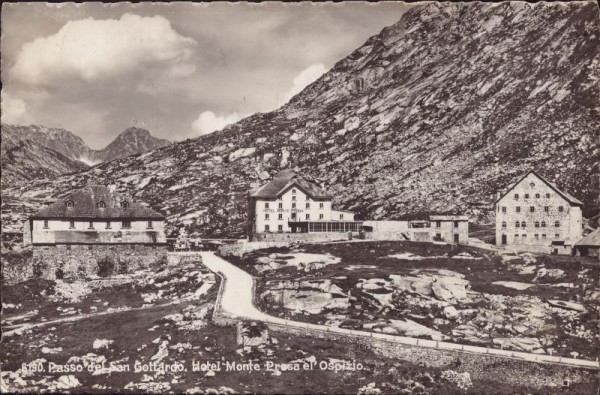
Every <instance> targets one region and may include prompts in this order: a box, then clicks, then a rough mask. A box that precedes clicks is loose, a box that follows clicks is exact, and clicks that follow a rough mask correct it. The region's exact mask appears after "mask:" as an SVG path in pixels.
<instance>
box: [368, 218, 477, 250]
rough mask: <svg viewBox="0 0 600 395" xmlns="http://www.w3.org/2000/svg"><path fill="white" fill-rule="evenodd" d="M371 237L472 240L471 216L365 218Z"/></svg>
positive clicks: (464, 242)
mask: <svg viewBox="0 0 600 395" xmlns="http://www.w3.org/2000/svg"><path fill="white" fill-rule="evenodd" d="M364 228H365V230H366V234H367V237H369V238H372V239H377V240H410V241H425V242H432V241H440V242H445V243H450V244H467V243H468V242H469V217H467V216H466V215H461V214H415V215H412V216H407V217H405V218H401V219H399V220H396V221H365V222H364Z"/></svg>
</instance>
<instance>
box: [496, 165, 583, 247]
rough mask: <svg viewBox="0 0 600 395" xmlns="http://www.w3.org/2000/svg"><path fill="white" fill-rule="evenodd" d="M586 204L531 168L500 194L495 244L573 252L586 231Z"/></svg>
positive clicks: (497, 204) (497, 201) (497, 205)
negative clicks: (583, 214)
mask: <svg viewBox="0 0 600 395" xmlns="http://www.w3.org/2000/svg"><path fill="white" fill-rule="evenodd" d="M582 206H583V203H582V202H581V201H579V200H578V199H576V198H574V197H573V196H571V195H569V194H568V193H566V192H564V191H561V190H560V189H558V187H557V186H556V185H555V184H553V183H551V182H549V181H548V180H546V179H544V178H543V177H542V176H541V175H540V174H538V173H537V172H535V171H530V172H528V173H527V174H525V175H524V176H523V177H521V178H520V179H519V180H518V181H517V182H516V183H514V184H513V185H511V186H509V187H508V188H507V189H506V190H505V191H504V192H503V193H499V194H498V198H497V199H496V202H495V212H496V245H497V246H499V247H505V248H509V249H513V250H517V251H531V252H542V253H553V254H571V251H572V247H573V245H574V244H575V242H577V241H578V240H579V239H581V236H582V232H583V224H582V214H581V209H582Z"/></svg>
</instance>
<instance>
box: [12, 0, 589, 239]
mask: <svg viewBox="0 0 600 395" xmlns="http://www.w3.org/2000/svg"><path fill="white" fill-rule="evenodd" d="M599 37H600V32H599V18H598V9H597V7H596V5H595V4H593V3H591V2H590V3H585V2H578V3H568V4H567V3H560V4H558V3H552V4H550V3H548V4H527V3H516V2H515V3H498V4H492V3H490V4H482V3H472V4H468V3H461V4H453V3H429V4H426V5H423V6H419V7H415V8H413V9H411V10H410V11H408V12H407V13H406V14H405V15H404V16H403V17H402V19H401V20H400V21H399V22H398V23H396V24H395V25H393V26H390V27H388V28H385V29H383V31H382V32H381V33H379V34H378V35H376V36H373V37H371V38H370V39H369V40H367V42H366V43H365V44H364V45H362V46H361V47H360V48H358V49H356V50H355V51H354V52H353V53H351V54H350V55H349V56H348V57H346V58H344V59H342V60H340V61H339V62H338V63H337V64H336V65H335V66H334V67H333V68H332V69H331V70H330V71H329V72H327V73H326V74H325V75H323V76H322V77H321V78H320V79H319V80H317V81H316V82H314V83H313V84H311V85H309V86H308V87H307V88H305V89H304V90H303V91H302V92H301V93H299V94H298V95H296V96H295V97H294V98H292V99H291V100H290V102H289V103H288V104H286V105H285V106H283V107H282V108H280V109H278V110H276V111H273V112H270V113H265V114H255V115H253V116H251V117H248V118H246V119H244V120H242V121H240V122H238V123H236V124H234V125H231V126H229V127H227V128H225V129H224V130H223V131H221V132H217V133H213V134H211V135H208V136H203V137H200V138H197V139H193V140H187V141H183V142H180V143H177V144H173V145H170V146H167V147H164V148H162V149H160V150H157V151H152V152H148V153H145V154H142V155H138V156H130V157H126V158H123V159H119V160H116V161H112V162H109V163H105V164H102V165H99V166H96V167H94V168H93V169H91V170H89V171H86V172H82V173H79V174H77V175H68V176H63V177H60V178H58V179H57V180H54V181H52V182H50V181H48V182H47V181H36V182H35V183H32V184H30V185H27V186H21V187H18V188H12V189H9V190H5V191H3V194H4V195H5V196H8V197H9V200H10V201H11V202H18V203H19V204H18V205H16V204H15V207H25V211H19V210H16V211H15V210H13V209H12V208H11V209H10V210H9V209H5V210H3V211H4V212H10V215H11V216H13V217H15V216H18V217H22V216H23V215H24V214H28V211H33V210H34V209H36V208H38V207H40V206H41V205H42V204H44V203H47V202H50V201H52V200H53V199H54V198H56V197H57V196H60V195H61V194H63V193H65V192H67V191H68V190H70V189H72V188H76V187H81V186H84V185H86V184H88V183H105V184H115V185H117V187H118V189H120V190H127V191H129V192H131V193H133V194H135V195H136V197H138V198H140V199H142V200H144V201H146V202H148V203H150V204H151V205H152V206H153V207H154V208H156V209H158V210H160V211H162V212H163V213H165V214H166V215H167V216H168V221H169V222H170V224H172V225H173V226H185V227H186V228H187V230H188V231H195V232H198V233H199V234H201V235H205V236H215V237H238V236H242V235H243V234H244V221H245V219H246V218H245V212H246V192H247V191H248V189H249V188H250V184H251V183H256V182H260V183H262V182H265V181H267V180H269V179H270V178H271V177H272V176H273V175H274V174H276V173H277V172H278V171H279V170H280V169H282V168H296V169H297V170H299V171H300V172H302V173H304V174H306V175H308V176H310V177H313V178H315V179H318V180H320V181H322V182H324V183H325V184H326V185H327V187H328V188H329V189H330V190H332V192H333V194H334V196H335V199H334V204H335V205H336V206H337V207H339V208H340V209H345V210H352V211H355V212H356V213H357V214H358V216H359V217H360V218H363V219H384V218H385V219H394V218H395V217H398V216H400V215H402V214H405V213H410V212H414V211H423V210H435V211H446V210H460V211H464V212H466V213H467V214H469V215H471V216H472V217H473V218H475V219H477V220H480V221H488V220H490V219H491V218H492V215H493V213H492V212H491V211H492V208H493V201H494V198H495V196H496V192H497V191H498V190H501V189H502V188H504V187H506V186H507V185H509V184H510V183H511V182H514V181H516V180H517V179H518V178H519V177H520V176H521V175H522V174H523V173H524V172H526V171H528V170H529V169H535V170H537V171H539V172H540V173H542V174H543V175H544V176H546V177H547V178H548V179H550V180H551V181H554V182H556V183H557V184H558V186H559V187H560V188H563V189H565V190H566V191H568V192H569V193H571V194H573V195H574V196H576V197H578V198H579V199H581V200H583V201H584V203H585V207H584V215H586V216H593V215H597V212H598V195H599V194H598V190H599V188H598V178H597V177H596V176H594V175H595V174H597V171H598V162H599V161H598V157H599V156H598V153H599V151H598V138H597V137H598V136H597V131H598V130H599V129H600V114H599V112H598V102H600V101H599V99H600V97H599V89H598V81H599V79H598V70H599V67H598V66H599V64H600V62H599V60H598V53H599V51H598V47H599V46H598V44H599ZM13 198H14V200H11V199H13ZM23 202H26V203H27V205H25V206H23V205H22V204H20V203H23ZM3 208H5V207H4V203H3ZM3 219H4V218H3ZM4 223H5V221H3V226H4ZM7 223H11V221H8V222H7ZM13 223H14V221H13Z"/></svg>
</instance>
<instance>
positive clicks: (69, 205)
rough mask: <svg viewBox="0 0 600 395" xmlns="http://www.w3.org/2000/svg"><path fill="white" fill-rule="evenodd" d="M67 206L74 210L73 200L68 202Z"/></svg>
mask: <svg viewBox="0 0 600 395" xmlns="http://www.w3.org/2000/svg"><path fill="white" fill-rule="evenodd" d="M65 205H66V206H67V208H73V206H74V204H73V201H72V200H67V203H65Z"/></svg>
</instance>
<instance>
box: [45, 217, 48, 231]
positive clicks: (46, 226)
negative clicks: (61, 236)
mask: <svg viewBox="0 0 600 395" xmlns="http://www.w3.org/2000/svg"><path fill="white" fill-rule="evenodd" d="M44 229H48V220H47V219H45V220H44Z"/></svg>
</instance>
